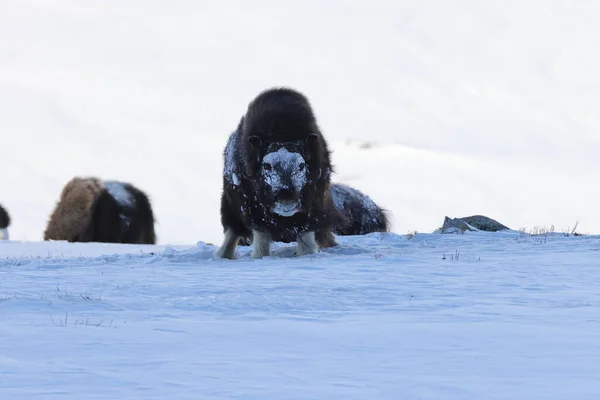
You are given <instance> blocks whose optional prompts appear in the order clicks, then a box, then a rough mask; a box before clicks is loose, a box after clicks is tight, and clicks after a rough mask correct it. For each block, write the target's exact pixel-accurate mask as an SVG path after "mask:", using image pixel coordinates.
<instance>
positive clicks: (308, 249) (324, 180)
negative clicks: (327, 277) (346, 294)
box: [216, 88, 344, 259]
mask: <svg viewBox="0 0 600 400" xmlns="http://www.w3.org/2000/svg"><path fill="white" fill-rule="evenodd" d="M223 156H224V168H223V192H222V195H221V224H222V225H223V230H224V233H225V239H224V242H223V244H222V246H221V247H220V248H219V249H218V250H217V252H216V255H217V256H218V257H222V258H230V259H232V258H235V249H236V247H237V245H238V241H239V240H240V239H241V238H249V237H250V236H251V237H252V238H253V244H254V248H253V251H252V257H254V258H262V257H264V256H268V255H270V251H271V242H273V241H278V242H284V243H290V242H293V241H296V242H297V247H296V254H297V255H304V254H314V253H317V252H318V251H319V249H320V248H325V247H331V246H335V245H337V243H336V241H335V236H334V235H333V233H332V230H333V229H335V227H336V226H338V225H340V224H343V223H344V217H343V215H342V214H341V213H340V212H339V211H338V210H337V209H336V208H335V206H334V205H333V202H332V200H331V197H330V195H329V182H330V176H331V174H332V172H333V167H332V165H331V161H330V151H329V149H328V148H327V142H326V140H325V138H324V137H323V135H322V133H321V130H320V128H319V126H318V125H317V120H316V117H315V115H314V113H313V110H312V107H311V105H310V104H309V101H308V99H307V98H306V97H305V96H304V95H303V94H301V93H299V92H297V91H295V90H293V89H289V88H273V89H268V90H265V91H263V92H261V93H260V94H259V95H258V96H257V97H256V98H254V100H252V101H251V102H250V104H249V105H248V109H247V111H246V113H245V114H244V116H243V117H242V118H241V120H240V122H239V124H238V127H237V129H236V130H235V131H234V132H233V133H232V134H231V135H230V137H229V140H228V142H227V145H226V147H225V151H224V154H223Z"/></svg>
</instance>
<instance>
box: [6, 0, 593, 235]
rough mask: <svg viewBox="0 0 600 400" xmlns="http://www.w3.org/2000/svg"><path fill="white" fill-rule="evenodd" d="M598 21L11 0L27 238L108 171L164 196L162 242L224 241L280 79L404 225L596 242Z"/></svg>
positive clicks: (17, 160) (307, 7) (12, 129)
mask: <svg viewBox="0 0 600 400" xmlns="http://www.w3.org/2000/svg"><path fill="white" fill-rule="evenodd" d="M598 21H600V2H598V1H592V0H587V1H586V0H581V1H572V2H570V1H565V0H526V1H515V0H510V1H491V0H488V1H475V0H455V1H451V2H450V1H446V0H426V1H417V0H406V1H390V0H372V1H369V2H365V1H356V0H344V1H342V0H327V1H324V0H302V1H296V0H294V1H285V2H281V1H274V0H256V1H247V0H231V1H222V2H207V1H193V0H187V1H186V0H178V1H172V2H165V1H155V0H152V1H151V0H128V1H126V2H124V1H120V0H103V1H92V0H61V1H60V2H52V1H46V0H2V2H1V5H0V38H2V39H1V40H0V146H1V149H2V154H1V158H0V163H1V166H2V169H1V172H0V203H2V204H4V205H6V206H7V207H8V209H9V210H10V211H11V213H12V214H13V217H14V226H13V228H12V229H11V237H12V238H13V239H14V240H30V241H34V240H40V239H41V238H42V232H43V230H44V227H45V224H46V221H47V219H48V216H49V214H50V212H51V210H52V208H53V206H54V203H55V201H56V200H57V198H58V195H59V193H60V190H61V188H62V187H63V185H64V184H65V183H66V182H67V181H68V180H69V179H71V178H72V177H73V176H75V175H88V174H92V175H97V176H100V177H101V178H104V179H120V180H127V181H132V182H133V183H134V184H136V185H139V187H140V188H142V189H143V190H145V191H146V192H147V193H148V194H149V195H150V196H151V197H152V200H153V205H154V208H155V211H156V215H157V219H158V225H157V232H158V240H159V243H161V244H187V243H196V242H197V241H199V240H204V241H219V240H221V238H222V232H221V227H220V225H219V216H218V209H219V193H220V179H221V170H222V164H221V162H222V161H221V152H222V150H223V147H224V146H225V143H226V140H227V136H228V135H229V133H230V132H231V130H232V129H234V127H235V126H236V124H237V123H238V121H239V118H240V116H241V115H242V113H243V112H244V110H245V108H246V106H247V104H248V102H249V101H250V100H251V99H252V98H253V97H254V96H255V95H256V94H257V93H258V92H259V91H261V90H263V89H265V88H267V87H270V86H273V85H289V86H292V87H295V88H297V89H298V90H301V91H302V92H304V93H306V95H307V96H308V97H309V98H310V99H311V101H312V103H313V105H314V107H315V110H316V113H317V117H318V119H319V121H320V123H321V127H322V128H323V131H324V134H325V135H326V137H327V138H328V139H329V141H330V143H331V145H332V147H333V150H334V151H335V152H334V154H333V162H334V163H335V165H336V166H337V174H336V175H335V176H334V179H335V180H337V181H341V182H345V183H349V184H351V185H354V186H356V187H358V188H359V189H361V190H364V191H365V192H366V193H368V194H369V195H370V196H372V197H373V199H374V200H376V201H377V202H378V203H380V204H381V205H382V206H384V207H386V208H388V209H390V210H391V211H392V212H393V223H394V230H395V231H396V232H399V233H405V232H407V231H408V230H412V229H416V230H418V231H421V232H432V231H433V230H434V229H435V228H437V227H439V225H440V224H441V223H442V221H443V218H444V216H445V215H448V216H451V217H462V216H466V215H471V214H484V215H488V216H490V217H492V218H496V219H498V220H499V221H500V222H502V223H504V224H506V225H507V226H509V227H511V228H513V229H519V228H521V227H529V228H532V227H533V226H535V225H546V226H549V225H550V224H556V225H557V229H559V230H560V229H563V228H566V227H567V226H569V225H573V224H574V223H575V221H576V220H578V219H579V220H581V223H580V225H579V227H580V229H581V230H582V231H583V232H591V233H599V232H600V207H598V204H600V191H599V190H597V189H596V188H597V185H598V182H600V157H598V154H600V135H599V134H598V132H599V131H600V114H599V113H598V104H600V81H599V80H598V65H599V64H600V52H599V51H598V48H599V47H600V29H598ZM365 142H369V143H370V144H372V147H371V148H368V149H363V148H361V146H363V145H364V144H365Z"/></svg>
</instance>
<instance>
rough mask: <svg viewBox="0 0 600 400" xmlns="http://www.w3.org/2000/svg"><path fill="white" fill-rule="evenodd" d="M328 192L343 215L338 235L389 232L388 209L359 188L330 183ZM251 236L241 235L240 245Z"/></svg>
mask: <svg viewBox="0 0 600 400" xmlns="http://www.w3.org/2000/svg"><path fill="white" fill-rule="evenodd" d="M329 193H330V195H331V199H332V200H333V204H334V205H335V207H336V208H337V209H338V210H340V212H341V213H342V214H343V215H344V217H345V218H346V220H347V221H348V223H347V224H344V225H338V226H336V227H335V228H334V229H333V232H334V233H335V234H337V235H340V236H347V235H366V234H368V233H373V232H389V230H390V223H389V216H388V211H387V210H385V209H383V208H381V207H379V206H378V205H377V203H375V202H374V201H373V200H372V199H371V198H370V197H369V196H367V195H366V194H364V193H362V192H361V191H360V190H358V189H355V188H353V187H350V186H348V185H344V184H341V183H332V184H331V185H330V186H329ZM251 243H252V236H249V237H242V238H240V240H239V245H240V246H249V245H250V244H251Z"/></svg>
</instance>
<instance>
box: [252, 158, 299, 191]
mask: <svg viewBox="0 0 600 400" xmlns="http://www.w3.org/2000/svg"><path fill="white" fill-rule="evenodd" d="M262 162H263V165H264V164H268V165H270V166H271V168H272V169H270V170H266V169H264V168H263V170H262V174H263V177H264V180H265V182H266V183H267V184H268V185H269V186H270V187H271V188H272V189H273V190H274V191H277V190H281V189H292V190H293V189H296V190H298V191H299V190H300V189H301V188H302V187H304V185H305V184H306V168H305V165H306V162H305V160H304V157H302V155H301V154H300V153H296V152H291V151H288V150H287V149H286V148H285V147H281V148H280V149H279V150H277V151H274V152H270V153H267V154H265V156H264V157H263V160H262ZM287 179H289V180H290V182H291V184H292V186H291V187H287V185H286V184H285V183H284V180H287Z"/></svg>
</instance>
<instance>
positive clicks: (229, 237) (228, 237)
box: [215, 229, 240, 260]
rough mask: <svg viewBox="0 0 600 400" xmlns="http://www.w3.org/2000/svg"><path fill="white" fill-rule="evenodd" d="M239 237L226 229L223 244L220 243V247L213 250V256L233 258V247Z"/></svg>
mask: <svg viewBox="0 0 600 400" xmlns="http://www.w3.org/2000/svg"><path fill="white" fill-rule="evenodd" d="M239 238H240V237H239V236H238V235H237V234H235V233H234V232H233V231H232V230H231V229H227V230H226V231H225V240H223V245H221V247H220V248H219V249H218V250H217V251H216V252H215V256H217V257H219V258H228V259H230V260H234V259H235V249H236V247H237V245H238V240H239Z"/></svg>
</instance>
